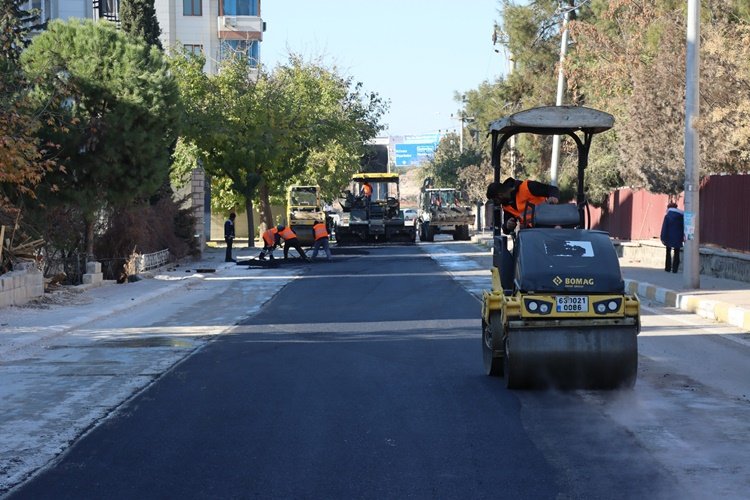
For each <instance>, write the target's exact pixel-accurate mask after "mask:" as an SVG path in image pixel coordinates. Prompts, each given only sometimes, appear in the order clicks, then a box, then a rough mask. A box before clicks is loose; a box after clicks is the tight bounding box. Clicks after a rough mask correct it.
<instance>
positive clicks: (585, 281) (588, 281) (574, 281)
mask: <svg viewBox="0 0 750 500" xmlns="http://www.w3.org/2000/svg"><path fill="white" fill-rule="evenodd" d="M593 285H594V278H565V286H593Z"/></svg>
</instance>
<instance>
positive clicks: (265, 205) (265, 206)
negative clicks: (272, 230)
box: [258, 182, 275, 227]
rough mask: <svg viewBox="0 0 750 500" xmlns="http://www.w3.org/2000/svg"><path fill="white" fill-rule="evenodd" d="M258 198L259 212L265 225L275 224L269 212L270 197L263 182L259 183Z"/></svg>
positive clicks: (271, 225)
mask: <svg viewBox="0 0 750 500" xmlns="http://www.w3.org/2000/svg"><path fill="white" fill-rule="evenodd" d="M258 194H259V198H260V214H261V218H262V219H263V222H265V223H266V227H273V226H275V224H274V222H273V213H271V197H270V195H269V194H268V186H267V185H266V183H265V182H264V183H263V184H261V185H260V191H259V193H258Z"/></svg>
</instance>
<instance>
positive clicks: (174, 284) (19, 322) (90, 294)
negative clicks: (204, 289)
mask: <svg viewBox="0 0 750 500" xmlns="http://www.w3.org/2000/svg"><path fill="white" fill-rule="evenodd" d="M224 252H225V250H224V249H223V248H208V249H207V250H206V251H205V252H204V254H203V257H202V258H201V259H200V260H196V261H193V262H187V263H181V264H170V265H167V266H164V267H163V268H161V269H159V270H155V271H154V272H150V271H149V272H146V273H143V274H144V275H145V276H146V279H142V280H140V281H137V282H134V283H126V284H121V285H118V284H110V283H109V282H107V283H105V284H103V285H101V286H99V287H90V286H86V285H81V286H79V287H72V288H66V289H64V290H60V291H58V292H53V293H51V294H45V295H44V296H42V297H40V298H38V299H36V300H34V301H32V302H30V303H28V304H25V305H23V306H10V307H3V308H0V332H2V335H0V362H3V361H9V360H10V359H13V358H16V357H18V356H20V355H22V354H23V351H25V350H26V349H27V348H31V347H33V346H36V345H38V344H43V343H46V342H48V341H49V340H51V339H53V338H55V337H58V336H60V335H63V334H65V333H67V332H70V331H74V330H76V329H78V328H79V327H81V326H83V325H86V324H88V323H91V322H92V321H95V320H97V319H100V318H103V317H107V316H109V315H112V314H116V313H119V312H122V311H127V310H129V309H133V308H137V307H138V306H139V305H142V304H147V303H149V302H153V301H154V300H155V299H157V298H158V297H161V296H163V295H166V294H169V293H171V292H173V291H175V290H178V289H181V288H183V287H185V286H187V285H188V284H189V283H191V282H195V281H196V280H198V279H201V278H202V277H203V276H204V275H206V274H212V273H213V272H220V271H222V270H223V269H227V268H230V267H236V264H234V263H232V262H224ZM112 283H113V282H112ZM71 306H72V307H71Z"/></svg>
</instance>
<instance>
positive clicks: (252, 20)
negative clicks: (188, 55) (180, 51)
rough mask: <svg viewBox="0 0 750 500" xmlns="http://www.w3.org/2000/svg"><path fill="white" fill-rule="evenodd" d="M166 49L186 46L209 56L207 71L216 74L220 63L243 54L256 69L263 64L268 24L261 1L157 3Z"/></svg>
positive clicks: (175, 0) (172, 0) (168, 0)
mask: <svg viewBox="0 0 750 500" xmlns="http://www.w3.org/2000/svg"><path fill="white" fill-rule="evenodd" d="M154 5H155V7H156V17H157V19H158V20H159V26H160V27H161V37H160V38H161V43H162V46H164V48H165V49H167V50H169V48H172V47H183V48H185V49H186V50H188V51H190V52H195V53H198V52H201V53H203V54H204V55H205V56H206V66H205V67H204V71H206V72H207V73H216V71H217V70H218V67H219V62H220V61H221V60H222V59H224V58H226V57H227V56H228V55H229V54H232V53H236V52H242V53H244V54H246V55H247V56H248V63H249V64H250V66H252V67H257V66H258V65H259V64H260V44H261V42H262V41H263V32H264V31H265V23H264V22H263V19H262V18H261V17H260V0H155V3H154Z"/></svg>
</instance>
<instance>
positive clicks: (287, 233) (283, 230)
mask: <svg viewBox="0 0 750 500" xmlns="http://www.w3.org/2000/svg"><path fill="white" fill-rule="evenodd" d="M277 228H278V229H279V237H281V239H283V240H284V259H288V258H289V248H290V247H291V248H294V249H295V250H297V253H299V257H300V259H302V260H309V259H308V258H307V255H305V251H304V250H303V249H302V245H300V244H299V239H298V238H297V233H295V232H294V231H293V230H292V228H291V227H284V226H283V225H279V226H278V227H277Z"/></svg>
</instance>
